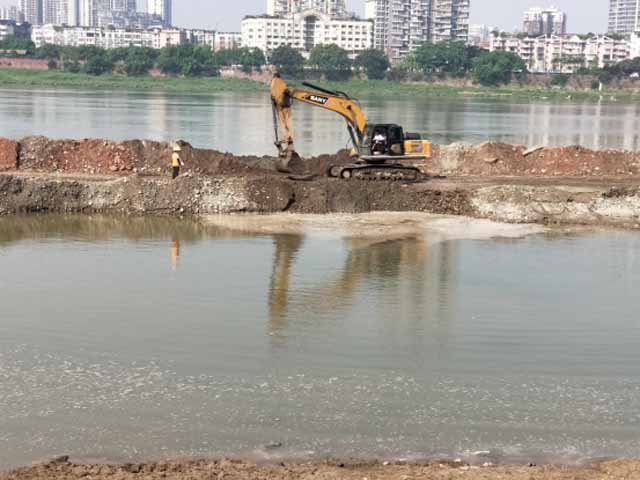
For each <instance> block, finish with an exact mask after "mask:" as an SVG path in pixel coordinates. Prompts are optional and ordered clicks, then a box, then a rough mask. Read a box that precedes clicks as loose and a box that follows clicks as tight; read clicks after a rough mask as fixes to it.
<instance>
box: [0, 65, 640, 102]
mask: <svg viewBox="0 0 640 480" xmlns="http://www.w3.org/2000/svg"><path fill="white" fill-rule="evenodd" d="M314 83H317V84H318V85H320V86H324V87H326V88H329V89H335V90H341V91H345V92H348V93H349V94H350V95H353V96H354V97H356V98H358V97H362V98H363V97H367V96H376V97H386V96H416V95H420V96H433V97H451V96H456V95H462V96H470V97H471V96H475V97H478V98H490V97H493V98H501V97H517V98H532V99H533V98H539V99H544V98H556V99H564V98H567V97H571V98H572V99H581V98H584V99H589V98H599V97H600V95H601V94H600V93H599V92H595V91H571V90H558V89H549V88H536V87H527V86H507V87H500V88H495V87H482V86H475V87H454V86H450V85H445V84H438V83H426V82H404V83H400V82H397V81H389V80H347V81H339V82H329V81H316V82H314ZM0 87H12V88H65V89H75V90H78V89H86V90H130V91H156V90H157V91H166V92H175V93H215V92H225V91H227V92H264V93H267V91H268V86H267V85H266V84H264V83H261V82H256V81H253V80H248V79H229V78H219V77H196V78H183V77H151V76H143V77H127V76H123V75H100V76H94V75H88V74H83V73H68V72H61V71H56V70H48V71H47V70H45V71H42V70H29V69H0ZM604 93H605V94H606V95H607V96H615V97H616V98H640V95H636V94H632V93H631V92H628V91H606V92H604Z"/></svg>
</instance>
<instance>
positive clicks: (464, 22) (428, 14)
mask: <svg viewBox="0 0 640 480" xmlns="http://www.w3.org/2000/svg"><path fill="white" fill-rule="evenodd" d="M469 3H470V0H367V3H366V5H365V11H366V15H367V18H369V19H371V20H373V21H374V24H375V34H374V35H375V38H374V45H375V48H378V49H380V50H384V51H385V52H387V54H388V55H389V56H390V57H391V58H392V59H393V60H397V59H401V58H404V57H406V56H407V55H408V54H410V53H411V52H413V51H414V50H415V49H416V48H417V47H418V46H419V45H421V44H422V43H425V42H441V41H461V42H466V41H467V39H468V36H469Z"/></svg>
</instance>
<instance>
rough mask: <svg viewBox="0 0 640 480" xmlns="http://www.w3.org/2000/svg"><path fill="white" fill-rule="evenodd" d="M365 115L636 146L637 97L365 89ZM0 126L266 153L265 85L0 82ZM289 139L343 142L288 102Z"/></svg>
mask: <svg viewBox="0 0 640 480" xmlns="http://www.w3.org/2000/svg"><path fill="white" fill-rule="evenodd" d="M361 100H362V104H363V107H364V110H365V112H366V113H367V115H368V116H369V118H370V119H371V120H373V121H377V122H383V123H399V124H401V125H403V126H404V127H405V129H406V130H407V131H415V132H418V133H422V134H423V135H425V137H427V138H429V139H431V140H433V141H434V142H436V143H451V142H457V141H464V142H482V141H485V140H500V141H504V142H509V143H517V144H524V145H528V146H538V145H555V146H561V145H567V144H571V145H572V144H580V145H583V146H586V147H592V148H596V149H607V148H624V149H627V150H636V149H638V148H639V145H640V104H637V103H631V104H628V103H617V102H612V101H608V100H606V99H604V100H600V101H580V102H576V101H571V100H563V101H559V102H558V101H551V100H534V101H529V100H515V99H509V98H504V99H496V98H491V99H483V98H478V97H464V96H457V97H446V98H438V97H428V96H423V97H417V98H412V97H406V96H404V97H403V96H400V97H397V98H390V97H381V98H376V97H367V98H363V99H361ZM0 105H2V109H0V135H2V136H5V137H11V138H20V137H22V136H25V135H33V134H38V135H48V136H52V137H67V138H83V137H104V138H112V139H132V138H148V139H154V140H172V139H175V138H184V139H187V140H189V141H190V142H191V143H192V144H194V145H196V146H200V147H210V148H216V149H219V150H223V151H231V152H234V153H238V154H258V155H267V154H269V155H272V154H273V150H274V147H273V127H272V122H273V120H272V112H271V106H270V103H269V99H268V95H267V94H266V93H246V92H243V93H229V92H223V93H215V94H211V95H180V94H167V93H161V92H155V93H126V92H96V91H88V92H87V91H70V90H16V89H10V90H8V89H0ZM295 115H296V117H295V120H294V124H295V129H296V142H297V147H298V150H299V151H300V153H302V154H303V155H311V154H313V155H317V154H321V153H331V152H334V151H336V150H337V149H339V148H343V147H344V146H345V145H347V144H348V142H349V136H348V133H347V132H346V129H345V127H344V122H343V121H342V120H341V119H340V118H339V117H337V116H336V115H335V114H332V113H330V112H325V111H322V110H321V109H318V108H312V107H309V106H306V105H299V106H296V114H295Z"/></svg>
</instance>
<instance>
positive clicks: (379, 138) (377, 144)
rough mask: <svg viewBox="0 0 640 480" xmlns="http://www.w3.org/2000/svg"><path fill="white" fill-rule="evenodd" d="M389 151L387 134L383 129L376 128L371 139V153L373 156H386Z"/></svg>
mask: <svg viewBox="0 0 640 480" xmlns="http://www.w3.org/2000/svg"><path fill="white" fill-rule="evenodd" d="M388 149H389V134H388V132H387V129H386V128H384V127H376V128H374V129H373V138H372V142H371V153H372V154H373V155H386V154H387V151H388Z"/></svg>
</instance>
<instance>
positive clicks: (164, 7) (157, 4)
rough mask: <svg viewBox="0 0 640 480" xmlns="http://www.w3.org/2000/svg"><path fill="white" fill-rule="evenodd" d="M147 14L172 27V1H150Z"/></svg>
mask: <svg viewBox="0 0 640 480" xmlns="http://www.w3.org/2000/svg"><path fill="white" fill-rule="evenodd" d="M147 12H148V13H149V15H156V16H158V17H160V18H162V22H163V23H164V25H166V26H170V25H171V24H172V22H173V18H172V9H171V0H148V3H147Z"/></svg>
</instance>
